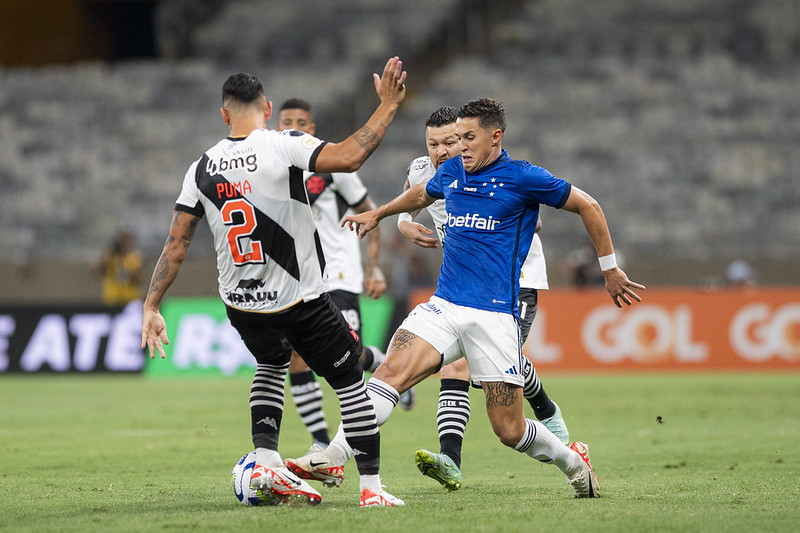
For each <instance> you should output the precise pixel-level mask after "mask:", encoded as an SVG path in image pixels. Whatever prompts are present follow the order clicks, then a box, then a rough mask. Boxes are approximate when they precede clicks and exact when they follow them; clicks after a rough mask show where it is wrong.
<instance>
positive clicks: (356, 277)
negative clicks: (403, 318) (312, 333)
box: [276, 98, 386, 450]
mask: <svg viewBox="0 0 800 533" xmlns="http://www.w3.org/2000/svg"><path fill="white" fill-rule="evenodd" d="M276 129H277V130H278V131H284V130H298V131H302V132H303V133H308V134H309V135H315V134H316V129H317V127H316V123H315V122H314V116H313V115H312V113H311V104H310V103H308V102H307V101H305V100H303V99H300V98H290V99H289V100H286V101H285V102H284V103H283V104H281V107H280V110H279V113H278V125H277V127H276ZM303 181H304V182H305V186H306V193H307V194H308V200H309V203H310V205H311V211H312V213H313V214H314V221H315V222H316V224H317V231H318V232H319V237H320V241H321V243H322V252H323V254H324V256H325V270H326V274H327V276H326V281H327V284H328V294H329V295H330V297H331V301H332V302H333V304H334V305H335V306H336V307H337V308H339V310H340V311H341V312H342V315H344V318H345V320H347V322H348V324H350V327H351V328H353V331H355V332H356V334H357V335H358V336H359V337H361V305H360V304H359V301H358V299H359V295H360V294H361V292H362V286H363V288H364V289H365V292H366V294H367V296H369V297H370V298H378V297H379V296H380V295H381V294H383V292H384V291H385V290H386V279H385V278H384V276H383V271H382V270H381V267H380V265H379V264H378V259H379V252H380V247H381V237H380V232H370V234H369V235H368V236H367V266H366V268H363V267H362V266H361V243H360V242H359V240H358V237H357V236H356V235H355V234H354V233H353V232H352V231H349V230H348V229H347V228H343V227H342V226H341V221H342V217H344V216H345V215H346V214H350V213H352V212H356V213H364V212H366V211H369V210H370V209H374V208H375V203H374V202H373V201H372V198H370V196H369V194H368V192H367V188H366V187H364V184H363V183H362V182H361V178H359V176H358V174H357V173H356V172H332V173H327V174H322V173H317V172H309V171H305V172H303ZM384 359H386V355H385V354H384V353H383V351H382V350H380V349H379V348H377V347H375V346H364V351H363V352H362V353H361V357H360V362H361V366H362V367H363V368H364V370H367V371H369V372H372V371H374V370H375V369H376V368H378V365H380V364H381V363H382V362H383V361H384ZM289 385H290V388H289V390H290V391H291V393H292V399H293V400H294V403H295V406H297V411H298V412H299V413H300V418H301V419H302V421H303V423H304V424H305V426H306V428H307V429H308V432H309V433H310V434H311V436H312V438H313V443H312V445H311V449H312V450H321V449H323V448H324V447H325V446H327V445H328V444H330V442H331V440H330V437H329V435H328V425H327V423H326V422H325V414H324V412H323V410H322V389H321V388H320V386H319V383H317V380H316V378H315V377H314V372H313V371H312V370H311V369H310V368H309V367H308V365H307V364H306V363H305V361H303V359H302V358H301V357H300V356H299V355H297V352H292V360H291V362H290V363H289Z"/></svg>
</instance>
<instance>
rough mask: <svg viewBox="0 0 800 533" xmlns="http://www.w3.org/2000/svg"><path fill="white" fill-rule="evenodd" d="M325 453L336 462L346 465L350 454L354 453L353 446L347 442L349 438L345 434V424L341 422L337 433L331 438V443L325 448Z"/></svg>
mask: <svg viewBox="0 0 800 533" xmlns="http://www.w3.org/2000/svg"><path fill="white" fill-rule="evenodd" d="M322 453H324V454H325V455H326V456H327V457H328V459H330V460H331V462H333V463H334V464H337V465H341V466H344V464H345V463H346V462H347V460H348V459H350V456H351V455H353V448H351V447H350V445H349V444H347V438H346V437H345V436H344V426H343V425H342V424H341V423H339V428H338V429H337V430H336V435H334V436H333V439H331V443H330V444H328V447H327V448H325V449H324V450H323V451H322Z"/></svg>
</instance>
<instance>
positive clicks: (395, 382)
mask: <svg viewBox="0 0 800 533" xmlns="http://www.w3.org/2000/svg"><path fill="white" fill-rule="evenodd" d="M410 370H411V368H410V365H402V364H399V361H397V360H396V359H394V360H393V359H392V358H387V359H386V361H384V362H383V363H382V364H381V365H380V366H379V367H378V368H376V369H375V372H373V373H372V376H373V377H374V378H376V379H379V380H381V381H383V382H384V383H386V384H387V385H391V386H392V387H394V388H395V390H398V391H399V390H401V387H402V386H403V383H404V382H405V381H406V380H407V379H408V377H409V375H410V373H411V372H410ZM403 390H404V389H403Z"/></svg>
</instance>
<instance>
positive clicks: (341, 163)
mask: <svg viewBox="0 0 800 533" xmlns="http://www.w3.org/2000/svg"><path fill="white" fill-rule="evenodd" d="M372 77H373V81H374V82H375V91H376V92H377V93H378V97H379V98H380V99H381V103H380V105H379V106H378V108H377V109H376V110H375V112H374V113H373V114H372V116H371V117H370V118H369V120H368V121H367V123H366V124H364V126H362V127H361V128H360V129H359V130H358V131H356V132H355V133H354V134H352V135H351V136H350V137H348V138H347V139H345V140H344V141H342V142H340V143H328V144H326V145H325V146H323V147H322V151H321V152H320V153H319V157H318V158H317V161H316V165H315V167H314V169H312V170H314V171H315V172H355V171H356V170H358V169H359V168H360V167H361V165H362V164H364V161H366V160H367V158H368V157H369V156H370V155H371V154H372V152H374V151H375V149H376V148H377V147H378V145H379V144H380V143H381V140H382V139H383V136H384V135H385V134H386V130H387V129H388V128H389V124H391V122H392V120H393V119H394V115H395V113H397V108H398V107H399V106H400V102H402V101H403V98H405V95H406V87H405V80H406V72H405V71H404V70H403V62H402V61H400V59H399V58H397V57H393V58H391V59H389V61H387V62H386V66H385V67H384V69H383V75H382V76H380V77H379V76H378V75H377V74H373V75H372Z"/></svg>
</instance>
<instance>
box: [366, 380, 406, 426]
mask: <svg viewBox="0 0 800 533" xmlns="http://www.w3.org/2000/svg"><path fill="white" fill-rule="evenodd" d="M367 394H368V395H369V399H370V400H372V405H373V406H374V407H375V417H376V418H377V419H378V426H382V425H383V424H384V422H386V420H387V419H388V418H389V415H391V414H392V411H393V410H394V408H395V406H396V405H397V400H398V399H399V398H400V393H399V392H397V390H396V389H395V388H394V387H392V386H391V385H389V384H388V383H384V382H383V381H381V380H379V379H377V378H375V377H371V378H369V381H368V382H367Z"/></svg>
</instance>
